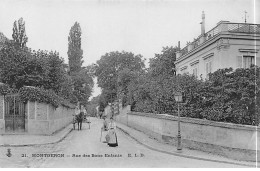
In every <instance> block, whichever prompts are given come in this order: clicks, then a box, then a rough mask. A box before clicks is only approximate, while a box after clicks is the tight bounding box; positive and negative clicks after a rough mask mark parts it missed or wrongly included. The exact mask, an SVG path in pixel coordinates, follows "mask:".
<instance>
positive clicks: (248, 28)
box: [179, 22, 260, 56]
mask: <svg viewBox="0 0 260 171" xmlns="http://www.w3.org/2000/svg"><path fill="white" fill-rule="evenodd" d="M221 32H230V33H247V34H260V24H247V23H230V22H220V23H219V24H218V25H217V26H216V27H214V28H213V29H211V30H210V31H208V32H207V33H205V35H200V36H199V37H198V38H196V39H194V41H193V42H191V43H189V44H188V45H187V46H185V47H184V48H183V49H181V50H180V52H179V53H180V54H179V56H183V55H185V54H187V53H188V52H189V51H191V50H192V49H195V48H196V47H198V46H199V45H201V44H202V43H204V42H206V41H208V40H210V39H212V38H214V37H215V36H217V35H219V34H220V33H221Z"/></svg>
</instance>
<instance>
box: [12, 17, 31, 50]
mask: <svg viewBox="0 0 260 171" xmlns="http://www.w3.org/2000/svg"><path fill="white" fill-rule="evenodd" d="M12 37H13V40H14V42H15V43H16V44H17V45H18V46H19V47H21V48H23V47H25V46H26V43H27V41H28V37H27V36H26V31H25V21H24V20H23V18H20V19H19V20H18V22H17V21H15V22H14V25H13V34H12Z"/></svg>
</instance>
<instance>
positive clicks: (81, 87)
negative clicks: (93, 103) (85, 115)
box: [71, 66, 94, 107]
mask: <svg viewBox="0 0 260 171" xmlns="http://www.w3.org/2000/svg"><path fill="white" fill-rule="evenodd" d="M92 72H93V71H92V67H91V66H87V67H85V68H82V69H81V70H80V71H79V72H78V73H77V74H76V73H74V74H73V75H71V78H72V81H73V87H74V91H73V94H74V95H75V96H76V97H77V99H78V101H79V102H80V103H81V104H82V105H84V106H85V107H86V105H87V102H88V99H89V97H90V96H91V93H92V89H93V86H94V81H93V75H92V74H93V73H92Z"/></svg>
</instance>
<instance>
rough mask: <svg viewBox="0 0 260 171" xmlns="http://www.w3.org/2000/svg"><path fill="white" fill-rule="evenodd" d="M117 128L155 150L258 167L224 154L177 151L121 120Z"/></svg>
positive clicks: (188, 150)
mask: <svg viewBox="0 0 260 171" xmlns="http://www.w3.org/2000/svg"><path fill="white" fill-rule="evenodd" d="M117 128H118V129H119V130H121V131H122V132H124V133H125V134H127V135H128V136H130V137H131V138H133V139H134V140H136V141H137V142H138V143H140V144H142V145H143V146H145V147H147V148H149V149H151V150H154V151H158V152H162V153H167V154H171V155H175V156H180V157H185V158H192V159H197V160H204V161H212V162H219V163H228V164H236V165H241V166H248V167H256V162H246V161H237V160H232V159H228V158H225V157H223V156H219V155H214V154H211V153H206V152H202V151H198V150H191V149H188V148H183V149H182V152H177V149H176V147H175V146H173V145H169V144H166V143H163V142H158V141H157V140H155V139H153V138H151V137H149V135H146V134H144V133H143V132H140V131H137V130H135V129H133V128H130V127H128V126H126V125H124V124H121V123H119V122H117Z"/></svg>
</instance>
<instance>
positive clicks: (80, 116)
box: [73, 112, 84, 130]
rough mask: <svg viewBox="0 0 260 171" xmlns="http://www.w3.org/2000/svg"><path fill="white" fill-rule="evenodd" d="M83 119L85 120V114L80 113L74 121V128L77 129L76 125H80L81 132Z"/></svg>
mask: <svg viewBox="0 0 260 171" xmlns="http://www.w3.org/2000/svg"><path fill="white" fill-rule="evenodd" d="M83 119H84V113H83V112H80V113H79V114H78V115H75V117H74V121H73V128H74V129H75V124H76V123H78V130H81V128H82V121H83Z"/></svg>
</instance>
